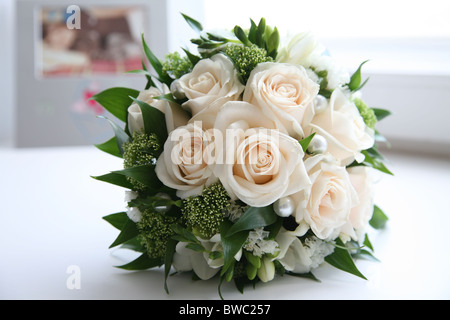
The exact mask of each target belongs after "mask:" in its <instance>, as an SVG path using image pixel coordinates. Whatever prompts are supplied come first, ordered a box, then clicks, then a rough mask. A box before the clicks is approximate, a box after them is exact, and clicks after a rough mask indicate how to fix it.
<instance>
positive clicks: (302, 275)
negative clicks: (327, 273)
mask: <svg viewBox="0 0 450 320" xmlns="http://www.w3.org/2000/svg"><path fill="white" fill-rule="evenodd" d="M286 274H287V275H290V276H294V277H298V278H305V279H310V280H313V281H317V282H321V281H320V280H319V279H318V278H317V277H316V276H315V275H314V274H313V273H312V272H308V273H295V272H292V271H286Z"/></svg>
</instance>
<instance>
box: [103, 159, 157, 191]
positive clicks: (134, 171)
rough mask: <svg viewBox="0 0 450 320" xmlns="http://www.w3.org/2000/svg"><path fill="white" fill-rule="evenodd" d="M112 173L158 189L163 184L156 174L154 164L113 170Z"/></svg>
mask: <svg viewBox="0 0 450 320" xmlns="http://www.w3.org/2000/svg"><path fill="white" fill-rule="evenodd" d="M112 173H114V174H118V175H123V176H126V177H129V178H132V179H134V180H136V181H139V182H140V183H142V184H144V185H145V186H147V187H150V188H153V189H158V188H159V187H160V186H161V182H160V181H159V179H158V177H157V176H156V173H155V167H154V166H153V165H143V166H136V167H131V168H127V169H123V170H118V171H113V172H112Z"/></svg>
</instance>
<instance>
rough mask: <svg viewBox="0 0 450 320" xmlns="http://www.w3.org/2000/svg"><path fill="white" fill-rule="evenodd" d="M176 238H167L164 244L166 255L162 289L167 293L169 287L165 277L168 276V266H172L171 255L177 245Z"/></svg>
mask: <svg viewBox="0 0 450 320" xmlns="http://www.w3.org/2000/svg"><path fill="white" fill-rule="evenodd" d="M177 242H178V241H176V240H173V239H169V241H167V244H166V256H165V258H164V289H165V290H166V292H167V294H169V287H168V286H167V277H168V276H169V272H170V268H171V267H172V261H173V255H174V253H175V248H176V245H177Z"/></svg>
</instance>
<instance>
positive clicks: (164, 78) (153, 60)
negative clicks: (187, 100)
mask: <svg viewBox="0 0 450 320" xmlns="http://www.w3.org/2000/svg"><path fill="white" fill-rule="evenodd" d="M142 47H143V48H144V53H145V56H146V57H147V60H148V62H150V64H151V66H152V67H153V69H154V70H155V72H156V74H157V75H158V80H159V81H161V82H163V83H165V84H167V85H169V84H170V82H172V79H171V78H170V77H169V75H168V74H167V73H166V72H164V70H163V66H162V63H161V61H160V60H159V59H158V58H157V57H156V56H155V54H154V53H153V52H152V50H150V48H149V46H148V45H147V42H146V41H145V38H144V35H143V34H142Z"/></svg>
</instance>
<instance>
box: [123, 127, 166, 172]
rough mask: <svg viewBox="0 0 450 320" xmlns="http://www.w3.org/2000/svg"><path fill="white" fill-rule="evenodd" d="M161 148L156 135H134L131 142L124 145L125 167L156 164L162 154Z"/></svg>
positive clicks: (136, 133) (138, 133)
mask: <svg viewBox="0 0 450 320" xmlns="http://www.w3.org/2000/svg"><path fill="white" fill-rule="evenodd" d="M160 148H161V147H160V144H159V142H158V138H157V137H156V134H150V135H148V134H145V133H143V132H135V133H133V135H132V139H131V141H129V142H127V143H124V145H123V150H124V153H123V160H124V167H125V168H131V167H136V166H143V165H149V164H154V163H155V162H156V159H157V156H158V155H159V153H160Z"/></svg>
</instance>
